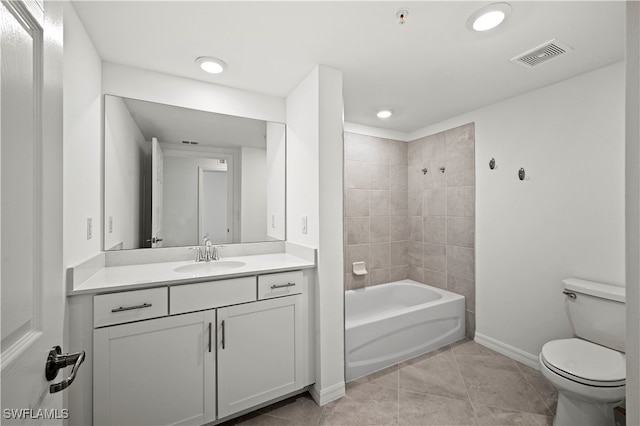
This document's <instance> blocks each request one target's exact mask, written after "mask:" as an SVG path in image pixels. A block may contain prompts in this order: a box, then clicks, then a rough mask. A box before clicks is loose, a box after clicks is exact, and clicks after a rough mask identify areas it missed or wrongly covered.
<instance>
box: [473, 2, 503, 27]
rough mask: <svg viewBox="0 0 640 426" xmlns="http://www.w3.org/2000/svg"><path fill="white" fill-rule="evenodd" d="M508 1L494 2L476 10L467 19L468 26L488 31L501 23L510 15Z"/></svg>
mask: <svg viewBox="0 0 640 426" xmlns="http://www.w3.org/2000/svg"><path fill="white" fill-rule="evenodd" d="M510 12H511V6H510V5H509V4H508V3H494V4H490V5H489V6H485V7H483V8H482V9H480V10H478V11H477V12H475V13H474V14H473V15H471V16H470V17H469V19H468V20H467V27H469V28H471V29H472V30H474V31H488V30H490V29H493V28H495V27H497V26H498V25H500V24H501V23H502V22H504V20H505V19H506V18H507V17H508V16H509V13H510Z"/></svg>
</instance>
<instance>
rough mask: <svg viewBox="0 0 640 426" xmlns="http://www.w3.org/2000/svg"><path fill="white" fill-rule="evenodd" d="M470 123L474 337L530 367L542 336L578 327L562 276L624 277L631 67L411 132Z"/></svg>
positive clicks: (609, 280)
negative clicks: (521, 174) (627, 75)
mask: <svg viewBox="0 0 640 426" xmlns="http://www.w3.org/2000/svg"><path fill="white" fill-rule="evenodd" d="M468 122H475V129H476V164H475V167H476V179H477V180H476V185H477V186H476V309H477V313H476V315H477V318H476V322H477V324H476V326H477V328H476V331H477V333H476V339H477V340H479V341H481V342H483V343H485V344H490V345H491V344H493V345H497V346H498V347H500V348H502V350H503V351H506V352H509V353H510V354H511V355H513V356H515V357H517V358H520V359H521V360H523V361H525V362H528V363H529V364H530V365H535V357H536V356H537V355H538V353H539V351H540V349H541V347H542V345H543V344H544V343H545V342H546V341H549V340H552V339H556V338H562V337H568V336H571V334H572V331H571V327H570V324H569V321H568V318H567V316H566V313H565V309H564V299H563V295H562V293H561V280H562V279H563V278H567V277H579V278H584V279H588V280H593V281H602V282H606V283H610V284H614V285H619V286H624V283H625V276H624V268H625V267H624V241H625V234H624V232H625V231H624V142H623V141H624V64H623V63H617V64H614V65H611V66H608V67H605V68H601V69H599V70H596V71H593V72H590V73H587V74H583V75H580V76H578V77H575V78H572V79H569V80H565V81H562V82H560V83H557V84H554V85H551V86H548V87H545V88H543V89H540V90H536V91H533V92H529V93H526V94H523V95H521V96H517V97H514V98H511V99H508V100H506V101H503V102H500V103H497V104H493V105H490V106H488V107H485V108H482V109H479V110H476V111H472V112H469V113H466V114H464V115H462V116H459V117H456V118H453V119H451V120H447V121H446V122H443V123H439V124H437V125H434V126H430V127H427V128H425V129H422V130H420V131H418V132H415V133H414V134H412V135H411V137H410V139H411V140H413V139H416V138H418V137H421V136H425V135H429V134H433V133H437V132H439V131H442V130H445V129H449V128H452V127H455V126H458V125H461V124H464V123H468ZM491 158H495V159H496V164H497V166H498V167H497V168H496V169H495V170H493V171H492V170H490V169H489V167H488V163H489V160H490V159H491ZM521 167H523V168H524V169H525V171H526V174H527V176H528V178H527V180H525V181H520V180H519V179H518V178H517V172H518V170H519V169H520V168H521Z"/></svg>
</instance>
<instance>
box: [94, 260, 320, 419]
mask: <svg viewBox="0 0 640 426" xmlns="http://www.w3.org/2000/svg"><path fill="white" fill-rule="evenodd" d="M302 278H303V274H302V272H301V271H294V272H286V273H278V274H269V275H260V276H252V277H242V278H233V279H227V280H219V281H209V282H204V283H195V284H184V285H176V286H171V287H166V286H165V287H159V288H152V289H145V290H139V291H132V292H122V293H112V294H105V295H97V296H94V327H96V328H95V329H94V332H93V337H94V342H93V350H94V355H93V361H94V366H93V370H94V377H93V386H94V393H93V401H94V404H93V406H94V408H93V418H94V423H95V424H100V425H134V424H135V425H203V424H206V423H210V422H214V421H216V420H218V419H224V418H225V417H227V416H230V415H232V414H235V413H238V412H240V411H243V410H247V409H250V408H252V407H254V406H257V405H259V404H262V403H264V402H267V401H270V400H272V399H275V398H278V397H280V396H283V395H286V394H289V393H292V392H295V391H297V390H300V389H302V388H304V386H306V385H308V384H309V383H307V379H306V377H305V362H306V361H305V353H306V350H305V348H304V344H305V343H304V342H306V341H307V340H306V339H305V334H306V333H305V332H304V330H306V327H307V325H305V324H306V323H305V317H304V316H303V312H302V310H303V307H304V306H307V305H306V304H305V303H303V301H304V299H303V297H304V291H302V290H301V289H302ZM259 283H262V285H261V286H259V285H258V284H259ZM265 283H266V284H265ZM265 285H268V289H269V291H268V292H267V293H269V294H268V295H267V294H265V291H266V290H264V286H265ZM272 286H274V288H273V289H272V288H271V287H272ZM128 295H130V296H131V300H129V299H128V297H127V296H128ZM259 299H264V300H259ZM149 305H151V306H149ZM155 307H157V310H156V309H155ZM96 308H98V309H96ZM122 309H124V312H123V311H122ZM114 311H115V312H114ZM136 311H138V312H136ZM161 314H162V315H164V316H163V317H161V318H151V319H146V318H145V315H148V316H151V315H153V316H157V315H161ZM125 321H135V322H128V323H124V324H118V322H125ZM104 325H106V326H104ZM216 372H217V373H216Z"/></svg>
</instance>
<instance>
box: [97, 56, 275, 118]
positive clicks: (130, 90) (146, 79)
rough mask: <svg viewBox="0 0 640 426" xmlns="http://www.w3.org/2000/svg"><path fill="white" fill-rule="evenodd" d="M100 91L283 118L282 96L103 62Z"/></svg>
mask: <svg viewBox="0 0 640 426" xmlns="http://www.w3.org/2000/svg"><path fill="white" fill-rule="evenodd" d="M102 90H103V93H105V94H109V95H116V96H124V97H126V98H133V99H140V100H143V101H151V102H158V103H161V104H167V105H174V106H181V107H184V108H191V109H198V110H201V111H209V112H217V113H221V114H229V115H237V116H240V117H247V118H255V119H258V120H265V121H276V122H280V123H282V122H284V121H285V107H284V99H282V98H277V97H275V96H268V95H263V94H259V93H254V92H248V91H246V90H240V89H234V88H231V87H224V86H218V85H215V84H211V83H205V82H202V81H196V80H191V79H188V78H182V77H176V76H172V75H168V74H162V73H158V72H153V71H148V70H143V69H139V68H131V67H127V66H124V65H118V64H113V63H110V62H104V63H103V67H102Z"/></svg>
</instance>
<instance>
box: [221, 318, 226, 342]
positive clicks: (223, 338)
mask: <svg viewBox="0 0 640 426" xmlns="http://www.w3.org/2000/svg"><path fill="white" fill-rule="evenodd" d="M221 325H222V349H224V346H225V345H224V337H225V336H224V320H222V324H221Z"/></svg>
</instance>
